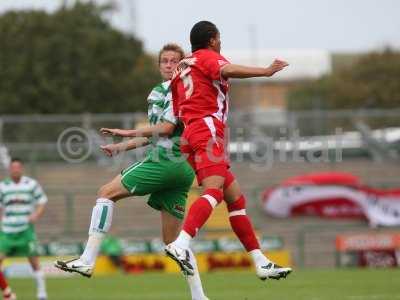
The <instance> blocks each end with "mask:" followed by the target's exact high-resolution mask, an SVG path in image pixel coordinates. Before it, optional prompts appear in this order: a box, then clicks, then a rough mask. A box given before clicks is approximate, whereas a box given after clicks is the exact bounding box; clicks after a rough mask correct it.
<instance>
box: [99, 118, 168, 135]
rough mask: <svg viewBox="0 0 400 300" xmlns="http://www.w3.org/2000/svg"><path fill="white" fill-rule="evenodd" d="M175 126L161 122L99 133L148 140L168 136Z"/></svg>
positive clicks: (110, 129)
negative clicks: (145, 138) (137, 127)
mask: <svg viewBox="0 0 400 300" xmlns="http://www.w3.org/2000/svg"><path fill="white" fill-rule="evenodd" d="M175 126H176V125H175V124H173V123H170V122H161V123H158V124H156V125H151V126H146V127H143V128H139V129H118V128H101V129H100V132H101V133H102V134H107V135H113V136H122V137H147V138H149V137H154V136H170V135H171V134H172V133H173V132H174V129H175Z"/></svg>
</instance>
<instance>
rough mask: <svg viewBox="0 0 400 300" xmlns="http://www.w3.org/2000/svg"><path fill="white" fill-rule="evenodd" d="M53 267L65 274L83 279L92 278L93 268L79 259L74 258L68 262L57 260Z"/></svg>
mask: <svg viewBox="0 0 400 300" xmlns="http://www.w3.org/2000/svg"><path fill="white" fill-rule="evenodd" d="M54 266H55V267H56V268H58V269H60V270H63V271H66V272H70V273H71V272H74V273H78V274H81V275H82V276H85V277H89V278H90V277H92V273H93V266H91V265H87V264H85V263H83V262H82V261H81V260H80V258H75V259H72V260H68V261H62V260H57V261H56V262H55V263H54Z"/></svg>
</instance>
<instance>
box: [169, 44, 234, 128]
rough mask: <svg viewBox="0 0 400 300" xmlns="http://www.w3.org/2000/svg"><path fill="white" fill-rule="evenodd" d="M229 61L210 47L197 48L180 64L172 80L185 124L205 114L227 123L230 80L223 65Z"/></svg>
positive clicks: (177, 111)
mask: <svg viewBox="0 0 400 300" xmlns="http://www.w3.org/2000/svg"><path fill="white" fill-rule="evenodd" d="M226 64H229V61H228V60H226V59H225V58H224V57H223V56H222V55H220V54H218V53H217V52H215V51H212V50H208V49H201V50H197V51H195V52H194V53H193V54H192V56H190V57H187V58H184V59H183V60H182V61H181V62H180V63H179V65H178V66H177V68H176V70H175V72H174V75H173V78H172V83H171V90H172V99H173V107H174V113H175V115H176V116H177V117H178V118H180V119H181V120H182V121H183V122H184V123H185V124H189V123H190V122H192V121H194V120H198V119H202V118H205V117H210V116H211V117H215V118H217V119H218V120H220V121H221V122H223V123H225V121H226V119H227V113H228V100H229V99H228V89H229V84H228V81H227V80H226V79H224V78H223V77H222V76H221V67H222V66H225V65H226Z"/></svg>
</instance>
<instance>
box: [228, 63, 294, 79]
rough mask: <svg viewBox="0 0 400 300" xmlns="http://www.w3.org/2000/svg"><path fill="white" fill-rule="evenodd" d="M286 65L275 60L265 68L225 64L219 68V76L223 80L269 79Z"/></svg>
mask: <svg viewBox="0 0 400 300" xmlns="http://www.w3.org/2000/svg"><path fill="white" fill-rule="evenodd" d="M288 65H289V64H288V63H287V62H286V61H283V60H279V59H275V60H274V62H273V63H272V64H271V65H270V66H268V67H266V68H260V67H249V66H242V65H235V64H227V65H225V66H223V67H222V68H221V75H222V77H224V78H251V77H271V76H272V75H274V74H275V73H276V72H279V71H281V70H283V69H284V68H286V67H287V66H288Z"/></svg>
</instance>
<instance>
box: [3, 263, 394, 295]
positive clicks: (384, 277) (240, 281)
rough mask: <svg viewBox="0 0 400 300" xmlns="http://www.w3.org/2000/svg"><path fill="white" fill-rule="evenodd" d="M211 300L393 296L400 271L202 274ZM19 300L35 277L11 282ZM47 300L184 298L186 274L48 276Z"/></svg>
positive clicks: (31, 287)
mask: <svg viewBox="0 0 400 300" xmlns="http://www.w3.org/2000/svg"><path fill="white" fill-rule="evenodd" d="M202 279H203V285H204V287H205V290H206V293H207V296H208V297H209V298H210V300H265V299H271V300H278V299H279V300H289V299H290V300H293V299H296V300H331V299H332V300H369V299H371V300H372V299H373V300H389V299H390V300H395V299H400V269H397V270H396V269H391V270H383V269H380V270H375V269H369V270H355V269H347V270H295V271H294V272H293V273H292V274H291V275H290V276H289V277H288V278H287V279H286V280H280V281H272V280H269V281H265V282H262V281H260V280H258V279H257V278H256V276H255V274H253V273H250V272H216V273H208V274H202ZM10 283H11V285H12V287H13V289H14V291H16V292H17V296H18V299H21V300H34V299H36V298H35V285H34V282H33V280H29V279H14V280H11V281H10ZM47 285H48V292H49V300H108V299H109V300H125V299H126V300H128V299H129V300H136V299H137V300H184V299H190V296H189V291H188V288H187V287H186V282H185V281H184V278H183V277H182V276H180V275H166V274H161V273H153V274H149V273H147V274H141V275H118V276H112V277H94V278H92V279H87V278H83V277H80V276H74V277H72V278H67V279H48V280H47Z"/></svg>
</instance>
